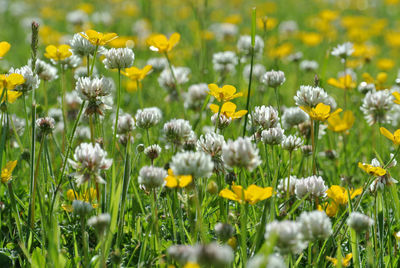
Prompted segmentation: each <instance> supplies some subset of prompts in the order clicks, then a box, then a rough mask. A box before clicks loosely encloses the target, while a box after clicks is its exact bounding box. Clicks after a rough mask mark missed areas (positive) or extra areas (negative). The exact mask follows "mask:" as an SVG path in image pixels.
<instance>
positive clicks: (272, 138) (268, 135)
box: [261, 125, 284, 145]
mask: <svg viewBox="0 0 400 268" xmlns="http://www.w3.org/2000/svg"><path fill="white" fill-rule="evenodd" d="M283 137H284V135H283V129H282V128H281V127H280V126H279V125H278V127H274V128H269V129H266V130H263V131H262V132H261V140H262V141H263V143H265V144H269V145H277V144H281V143H282V141H283Z"/></svg>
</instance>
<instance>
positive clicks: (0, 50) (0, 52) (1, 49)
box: [0, 41, 11, 59]
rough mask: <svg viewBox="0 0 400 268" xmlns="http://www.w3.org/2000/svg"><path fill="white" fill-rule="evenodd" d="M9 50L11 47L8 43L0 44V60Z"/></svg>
mask: <svg viewBox="0 0 400 268" xmlns="http://www.w3.org/2000/svg"><path fill="white" fill-rule="evenodd" d="M10 48H11V45H10V44H9V43H8V42H6V41H3V42H0V59H1V58H2V57H4V55H6V54H7V52H8V51H9V50H10Z"/></svg>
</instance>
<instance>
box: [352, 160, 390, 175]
mask: <svg viewBox="0 0 400 268" xmlns="http://www.w3.org/2000/svg"><path fill="white" fill-rule="evenodd" d="M358 167H359V168H361V169H362V170H364V171H365V172H366V173H368V174H369V175H373V176H375V177H381V176H383V175H385V174H386V170H385V169H383V168H381V167H374V166H372V165H370V164H365V163H361V162H358Z"/></svg>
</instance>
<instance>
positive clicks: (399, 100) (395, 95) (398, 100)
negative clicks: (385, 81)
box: [392, 91, 400, 104]
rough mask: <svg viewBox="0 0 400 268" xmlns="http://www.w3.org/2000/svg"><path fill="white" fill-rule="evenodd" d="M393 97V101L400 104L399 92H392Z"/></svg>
mask: <svg viewBox="0 0 400 268" xmlns="http://www.w3.org/2000/svg"><path fill="white" fill-rule="evenodd" d="M392 95H393V97H395V100H394V101H393V102H394V103H396V104H400V93H399V92H397V91H395V92H393V93H392Z"/></svg>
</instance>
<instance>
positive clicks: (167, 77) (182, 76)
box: [158, 66, 190, 90]
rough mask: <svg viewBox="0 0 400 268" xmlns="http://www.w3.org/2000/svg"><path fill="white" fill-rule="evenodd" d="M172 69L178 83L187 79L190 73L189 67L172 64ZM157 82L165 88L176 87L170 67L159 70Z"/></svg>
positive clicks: (182, 82)
mask: <svg viewBox="0 0 400 268" xmlns="http://www.w3.org/2000/svg"><path fill="white" fill-rule="evenodd" d="M172 70H173V72H174V74H175V78H176V81H177V83H178V84H179V85H181V84H184V83H186V82H187V81H189V75H190V69H189V68H187V67H175V66H172ZM158 84H159V85H160V86H161V87H162V88H164V89H166V90H171V89H175V88H176V85H175V81H174V78H173V76H172V74H171V71H170V69H164V70H163V71H162V72H161V74H160V76H159V77H158Z"/></svg>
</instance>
